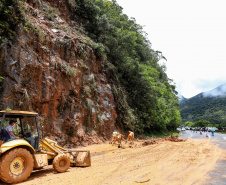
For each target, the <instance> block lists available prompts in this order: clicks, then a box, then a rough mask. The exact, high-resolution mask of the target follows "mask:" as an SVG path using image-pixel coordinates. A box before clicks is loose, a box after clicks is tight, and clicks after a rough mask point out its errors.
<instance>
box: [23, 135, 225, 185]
mask: <svg viewBox="0 0 226 185" xmlns="http://www.w3.org/2000/svg"><path fill="white" fill-rule="evenodd" d="M143 142H144V141H136V142H135V143H134V144H133V145H131V144H128V143H127V144H124V143H123V146H124V149H123V148H119V149H118V148H117V146H112V145H110V144H102V145H93V146H89V147H85V149H89V150H90V151H91V153H92V159H91V161H92V166H91V167H86V168H80V167H70V168H69V170H68V171H67V172H65V173H56V172H54V171H53V169H52V166H48V167H47V168H44V169H43V170H42V171H36V172H35V171H34V172H33V173H32V174H31V177H29V178H28V179H27V181H26V182H23V183H20V184H23V185H31V184H32V185H40V184H45V185H50V184H51V185H69V184H72V185H74V184H82V185H85V184H87V185H90V184H101V185H102V184H152V185H155V184H156V185H157V184H158V185H161V184H164V185H165V184H178V185H181V184H183V185H186V184H189V185H190V184H202V183H203V181H204V180H205V179H206V178H208V176H207V172H208V171H210V170H212V169H213V168H214V164H215V163H216V161H217V160H218V159H219V158H220V156H222V154H223V153H222V150H221V149H219V148H217V147H216V146H214V145H213V144H212V143H210V142H209V141H208V140H202V139H199V140H187V141H185V142H171V141H164V140H159V141H158V142H157V143H155V144H151V145H147V146H142V143H143Z"/></svg>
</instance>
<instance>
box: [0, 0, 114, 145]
mask: <svg viewBox="0 0 226 185" xmlns="http://www.w3.org/2000/svg"><path fill="white" fill-rule="evenodd" d="M22 7H23V10H24V12H25V16H26V19H27V22H28V24H27V26H25V27H24V26H22V25H18V26H17V27H16V36H15V38H14V40H13V41H6V42H4V43H2V45H1V47H0V67H1V74H2V75H3V76H4V81H3V82H2V84H1V92H0V93H1V98H0V107H1V109H6V108H7V107H10V108H11V109H13V110H29V111H35V112H38V113H39V114H40V123H41V124H43V125H44V133H45V136H48V137H49V138H52V139H55V140H57V141H58V142H59V143H60V144H71V145H72V146H77V145H86V144H90V143H98V142H101V141H104V140H105V139H109V138H110V136H111V133H112V132H113V130H114V129H115V126H116V118H117V114H116V111H115V104H114V97H113V93H112V89H111V85H110V84H109V83H108V80H107V79H106V75H105V73H104V69H103V68H102V66H101V61H100V60H99V59H98V58H97V57H96V55H95V52H94V51H93V49H92V48H91V47H90V44H88V43H87V40H88V39H87V38H86V37H85V36H84V35H82V34H81V33H80V32H79V31H78V25H77V24H76V22H73V21H71V19H70V12H69V8H68V4H67V1H66V0H54V1H38V0H30V1H28V2H27V3H24V4H23V5H22ZM30 30H32V31H30ZM89 42H91V43H92V41H91V40H89Z"/></svg>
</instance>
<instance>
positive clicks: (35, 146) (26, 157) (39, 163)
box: [0, 111, 91, 183]
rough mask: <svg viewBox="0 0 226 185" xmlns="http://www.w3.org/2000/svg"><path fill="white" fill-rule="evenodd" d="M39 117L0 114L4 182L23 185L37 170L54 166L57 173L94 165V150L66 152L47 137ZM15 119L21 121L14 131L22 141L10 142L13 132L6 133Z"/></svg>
mask: <svg viewBox="0 0 226 185" xmlns="http://www.w3.org/2000/svg"><path fill="white" fill-rule="evenodd" d="M37 116H38V114H37V113H35V112H28V111H0V121H1V125H0V135H1V140H0V178H1V180H2V181H3V182H6V183H18V182H22V181H24V180H26V179H27V178H28V177H29V176H30V174H31V172H32V170H33V169H40V168H42V167H44V166H47V165H51V164H52V165H53V168H54V170H55V171H57V172H65V171H67V170H68V168H69V167H70V166H91V159H90V151H88V150H87V151H83V150H82V151H81V150H72V149H71V150H70V149H65V148H63V147H61V146H59V145H58V144H57V142H55V141H53V140H50V139H47V138H44V137H43V131H42V134H40V131H39V126H38V119H37ZM12 119H14V120H16V122H17V125H16V128H14V130H15V132H17V133H15V134H18V136H19V139H15V138H13V139H12V138H11V139H9V138H10V135H9V132H8V131H7V130H5V127H6V126H7V125H8V124H9V121H10V120H12ZM7 134H8V135H7Z"/></svg>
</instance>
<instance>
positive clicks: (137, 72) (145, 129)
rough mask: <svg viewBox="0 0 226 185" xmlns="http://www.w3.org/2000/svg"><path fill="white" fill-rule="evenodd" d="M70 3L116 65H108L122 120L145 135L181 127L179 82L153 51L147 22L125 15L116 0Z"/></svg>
mask: <svg viewBox="0 0 226 185" xmlns="http://www.w3.org/2000/svg"><path fill="white" fill-rule="evenodd" d="M68 3H69V5H71V11H72V12H74V15H75V17H74V18H76V17H77V19H78V17H79V20H80V21H81V22H82V24H83V25H84V27H85V30H86V31H87V32H88V35H89V36H90V37H91V38H92V39H94V40H95V41H96V42H97V43H102V44H103V45H104V46H105V53H106V54H107V60H108V61H110V63H111V65H112V64H113V66H114V67H109V66H111V65H109V64H108V65H105V67H108V68H107V70H108V77H109V79H113V80H112V83H113V84H114V87H115V88H116V90H114V95H115V99H116V103H117V113H118V123H120V124H122V125H123V127H125V128H127V129H128V128H129V129H134V130H135V131H138V132H140V133H150V132H152V131H153V130H155V131H162V130H172V129H175V128H176V127H177V126H178V125H180V122H181V117H180V112H179V104H178V98H177V96H176V95H177V92H176V91H175V86H174V85H172V81H171V80H170V79H169V78H168V77H167V75H166V72H165V66H164V65H162V66H161V65H160V64H159V63H158V62H159V60H160V59H162V58H164V57H163V56H162V53H161V52H159V51H154V50H153V49H151V43H150V41H149V40H148V39H147V38H146V37H145V33H144V31H143V30H142V26H140V25H139V24H137V23H136V20H135V19H134V18H132V19H129V18H128V16H127V15H125V14H123V13H122V7H120V6H119V5H118V4H117V2H116V1H115V0H112V1H107V0H76V1H75V0H68ZM81 18H82V19H81ZM106 63H107V62H106V61H105V64H106ZM121 85H122V87H121ZM122 96H123V97H122ZM119 99H121V101H117V100H119ZM122 100H123V101H122Z"/></svg>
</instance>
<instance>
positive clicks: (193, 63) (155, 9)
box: [117, 0, 226, 98]
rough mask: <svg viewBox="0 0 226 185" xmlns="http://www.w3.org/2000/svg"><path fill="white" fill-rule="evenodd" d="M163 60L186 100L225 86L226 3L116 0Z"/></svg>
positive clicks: (216, 0) (219, 0)
mask: <svg viewBox="0 0 226 185" xmlns="http://www.w3.org/2000/svg"><path fill="white" fill-rule="evenodd" d="M117 2H118V4H119V5H120V6H121V7H122V8H123V13H125V14H127V15H128V16H129V17H134V18H135V19H136V21H137V23H138V24H140V25H142V26H143V27H144V31H146V32H147V33H148V38H149V40H150V41H151V43H152V49H154V50H159V51H161V52H162V53H163V55H164V56H165V57H166V59H167V61H165V64H166V67H167V75H168V77H169V78H170V79H173V81H174V82H175V83H176V86H177V91H178V92H179V93H180V94H182V95H183V96H184V97H186V98H190V97H192V96H195V95H196V94H198V93H200V92H205V91H208V90H211V89H214V88H215V87H217V86H219V85H221V84H223V83H225V82H226V0H117Z"/></svg>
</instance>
